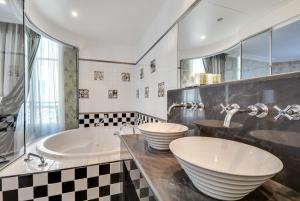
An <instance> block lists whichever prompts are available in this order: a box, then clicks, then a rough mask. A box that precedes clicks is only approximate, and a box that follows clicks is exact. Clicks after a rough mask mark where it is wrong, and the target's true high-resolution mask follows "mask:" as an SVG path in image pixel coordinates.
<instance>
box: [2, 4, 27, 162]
mask: <svg viewBox="0 0 300 201" xmlns="http://www.w3.org/2000/svg"><path fill="white" fill-rule="evenodd" d="M23 30H24V23H23V1H22V0H9V1H1V2H0V168H2V167H4V166H6V165H7V164H9V163H10V162H12V161H14V160H15V159H16V158H18V157H19V156H21V155H23V154H24V153H25V146H24V140H25V137H24V116H25V111H24V91H25V68H24V31H23Z"/></svg>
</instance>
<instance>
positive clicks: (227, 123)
mask: <svg viewBox="0 0 300 201" xmlns="http://www.w3.org/2000/svg"><path fill="white" fill-rule="evenodd" d="M238 112H239V108H235V109H231V110H229V111H228V112H227V114H226V117H225V119H224V124H223V125H224V127H226V128H229V127H230V124H231V119H232V117H233V116H234V115H235V114H236V113H238Z"/></svg>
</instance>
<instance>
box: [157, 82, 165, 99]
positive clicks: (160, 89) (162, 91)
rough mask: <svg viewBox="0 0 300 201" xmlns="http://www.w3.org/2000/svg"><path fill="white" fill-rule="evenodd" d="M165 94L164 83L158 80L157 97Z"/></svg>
mask: <svg viewBox="0 0 300 201" xmlns="http://www.w3.org/2000/svg"><path fill="white" fill-rule="evenodd" d="M164 96H165V83H164V82H160V83H158V97H164Z"/></svg>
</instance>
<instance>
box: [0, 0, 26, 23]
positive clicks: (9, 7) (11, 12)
mask: <svg viewBox="0 0 300 201" xmlns="http://www.w3.org/2000/svg"><path fill="white" fill-rule="evenodd" d="M4 2H5V4H0V22H9V23H17V24H20V23H23V16H22V2H21V1H20V0H6V1H4Z"/></svg>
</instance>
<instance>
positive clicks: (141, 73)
mask: <svg viewBox="0 0 300 201" xmlns="http://www.w3.org/2000/svg"><path fill="white" fill-rule="evenodd" d="M143 78H144V69H143V68H141V69H140V79H143Z"/></svg>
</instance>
